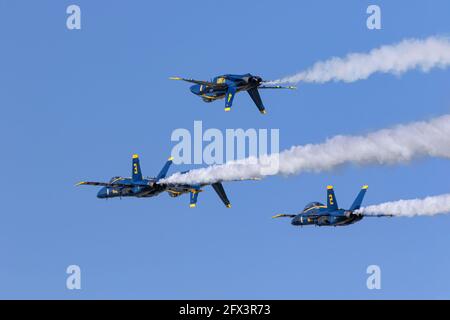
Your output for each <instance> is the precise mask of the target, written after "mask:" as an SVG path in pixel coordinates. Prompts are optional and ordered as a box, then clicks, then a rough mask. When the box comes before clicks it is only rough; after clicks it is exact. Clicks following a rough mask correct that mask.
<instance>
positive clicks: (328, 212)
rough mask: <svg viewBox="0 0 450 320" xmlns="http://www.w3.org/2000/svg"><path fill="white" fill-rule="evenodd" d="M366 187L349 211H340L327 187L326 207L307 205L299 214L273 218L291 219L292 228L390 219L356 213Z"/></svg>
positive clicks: (330, 189) (318, 203) (280, 215)
mask: <svg viewBox="0 0 450 320" xmlns="http://www.w3.org/2000/svg"><path fill="white" fill-rule="evenodd" d="M367 188H368V187H367V186H363V187H362V189H361V191H360V192H359V194H358V196H357V197H356V199H355V201H354V202H353V204H352V205H351V207H350V209H348V210H345V209H340V208H339V207H338V204H337V200H336V196H335V194H334V189H333V187H332V186H328V187H327V205H324V204H322V203H320V202H311V203H308V204H307V205H306V206H305V208H304V209H303V211H302V212H301V213H299V214H277V215H275V216H274V217H273V218H281V217H287V218H292V221H291V224H292V225H294V226H307V225H316V226H319V227H321V226H333V227H337V226H348V225H350V224H353V223H355V222H358V221H361V220H362V218H363V217H365V216H367V217H390V215H382V214H381V215H376V216H375V215H370V216H368V215H364V214H362V213H360V212H357V210H358V209H360V208H361V203H362V201H363V199H364V195H365V194H366V191H367Z"/></svg>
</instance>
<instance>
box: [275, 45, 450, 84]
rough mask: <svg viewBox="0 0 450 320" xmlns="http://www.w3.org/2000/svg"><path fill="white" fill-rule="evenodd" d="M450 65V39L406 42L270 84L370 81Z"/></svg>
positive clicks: (322, 64)
mask: <svg viewBox="0 0 450 320" xmlns="http://www.w3.org/2000/svg"><path fill="white" fill-rule="evenodd" d="M449 65H450V41H449V39H448V38H444V37H429V38H426V39H423V40H419V39H406V40H403V41H401V42H399V43H397V44H394V45H385V46H382V47H380V48H377V49H373V50H372V51H370V52H369V53H350V54H348V55H347V56H346V57H344V58H337V57H334V58H331V59H329V60H326V61H321V62H317V63H315V64H314V65H313V66H312V67H311V68H310V69H307V70H305V71H302V72H300V73H297V74H295V75H292V76H289V77H285V78H282V79H279V80H275V81H271V82H269V84H283V83H292V84H296V83H298V82H314V83H325V82H328V81H344V82H354V81H357V80H363V79H367V78H368V77H369V76H371V75H372V74H374V73H377V72H380V73H391V74H395V75H400V74H403V73H404V72H406V71H409V70H412V69H420V70H422V71H423V72H428V71H429V70H431V69H432V68H446V67H448V66H449Z"/></svg>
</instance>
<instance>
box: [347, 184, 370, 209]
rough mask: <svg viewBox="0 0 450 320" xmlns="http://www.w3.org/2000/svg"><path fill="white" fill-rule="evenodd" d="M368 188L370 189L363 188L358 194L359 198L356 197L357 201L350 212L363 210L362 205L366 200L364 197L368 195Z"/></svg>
mask: <svg viewBox="0 0 450 320" xmlns="http://www.w3.org/2000/svg"><path fill="white" fill-rule="evenodd" d="M367 188H369V186H363V187H362V188H361V191H360V192H359V193H358V196H357V197H356V199H355V201H354V202H353V204H352V206H351V207H350V209H349V210H350V211H354V210H358V209H359V208H361V203H362V201H363V199H364V195H365V194H366V191H367Z"/></svg>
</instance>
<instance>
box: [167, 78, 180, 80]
mask: <svg viewBox="0 0 450 320" xmlns="http://www.w3.org/2000/svg"><path fill="white" fill-rule="evenodd" d="M181 79H182V78H181V77H169V80H181Z"/></svg>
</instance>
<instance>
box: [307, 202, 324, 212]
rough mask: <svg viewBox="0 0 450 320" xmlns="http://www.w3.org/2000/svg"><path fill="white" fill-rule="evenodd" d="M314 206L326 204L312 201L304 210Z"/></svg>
mask: <svg viewBox="0 0 450 320" xmlns="http://www.w3.org/2000/svg"><path fill="white" fill-rule="evenodd" d="M313 207H324V205H323V204H322V203H320V202H310V203H308V204H307V205H306V206H305V208H304V209H303V212H305V211H306V210H309V209H311V208H313Z"/></svg>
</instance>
